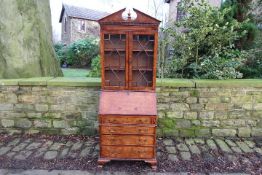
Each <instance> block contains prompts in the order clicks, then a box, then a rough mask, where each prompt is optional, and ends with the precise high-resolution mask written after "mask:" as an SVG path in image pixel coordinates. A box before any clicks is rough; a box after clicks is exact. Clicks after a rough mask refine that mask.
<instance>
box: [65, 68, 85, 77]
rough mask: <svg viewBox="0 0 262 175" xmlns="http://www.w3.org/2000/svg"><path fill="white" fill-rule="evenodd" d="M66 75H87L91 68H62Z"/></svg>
mask: <svg viewBox="0 0 262 175" xmlns="http://www.w3.org/2000/svg"><path fill="white" fill-rule="evenodd" d="M62 71H63V73H64V76H65V77H86V76H87V75H88V73H89V69H71V68H63V69H62Z"/></svg>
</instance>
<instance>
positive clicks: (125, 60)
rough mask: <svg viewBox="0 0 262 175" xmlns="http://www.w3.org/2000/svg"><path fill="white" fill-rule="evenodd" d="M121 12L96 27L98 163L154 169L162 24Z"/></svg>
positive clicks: (149, 18)
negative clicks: (132, 162)
mask: <svg viewBox="0 0 262 175" xmlns="http://www.w3.org/2000/svg"><path fill="white" fill-rule="evenodd" d="M133 10H134V12H135V13H136V16H135V18H132V17H131V15H130V13H128V15H127V16H126V17H125V16H123V14H124V12H125V9H122V10H120V11H118V12H115V13H113V14H111V15H108V16H106V17H104V18H102V19H100V20H99V21H98V22H99V24H100V28H101V29H100V30H101V33H100V34H101V40H100V55H101V71H102V73H101V77H102V91H101V95H100V101H99V133H100V157H99V159H98V164H99V166H100V167H102V166H103V165H104V164H105V163H107V162H109V161H110V160H143V161H145V162H148V163H150V164H151V166H152V168H153V169H156V125H157V110H156V94H155V86H156V61H157V46H158V26H159V23H160V21H159V20H157V19H155V18H153V17H151V16H148V15H146V14H145V13H143V12H141V11H139V10H136V9H133Z"/></svg>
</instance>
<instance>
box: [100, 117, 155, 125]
mask: <svg viewBox="0 0 262 175" xmlns="http://www.w3.org/2000/svg"><path fill="white" fill-rule="evenodd" d="M101 122H102V123H108V124H156V116H101Z"/></svg>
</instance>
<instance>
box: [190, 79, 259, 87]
mask: <svg viewBox="0 0 262 175" xmlns="http://www.w3.org/2000/svg"><path fill="white" fill-rule="evenodd" d="M194 82H195V83H196V87H206V88H210V87H233V88H234V87H236V88H237V87H254V88H259V87H262V79H233V80H194Z"/></svg>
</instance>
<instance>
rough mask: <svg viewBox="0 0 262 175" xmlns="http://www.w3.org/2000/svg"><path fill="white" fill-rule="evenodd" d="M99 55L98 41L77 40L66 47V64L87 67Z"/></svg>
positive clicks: (90, 39) (89, 39)
mask: <svg viewBox="0 0 262 175" xmlns="http://www.w3.org/2000/svg"><path fill="white" fill-rule="evenodd" d="M98 53H99V47H98V40H96V39H92V38H87V39H83V40H78V41H76V42H74V43H72V44H70V45H69V46H68V47H67V51H66V62H67V64H69V65H73V66H87V65H88V64H89V63H90V62H91V60H92V58H94V57H96V56H97V55H98Z"/></svg>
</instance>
